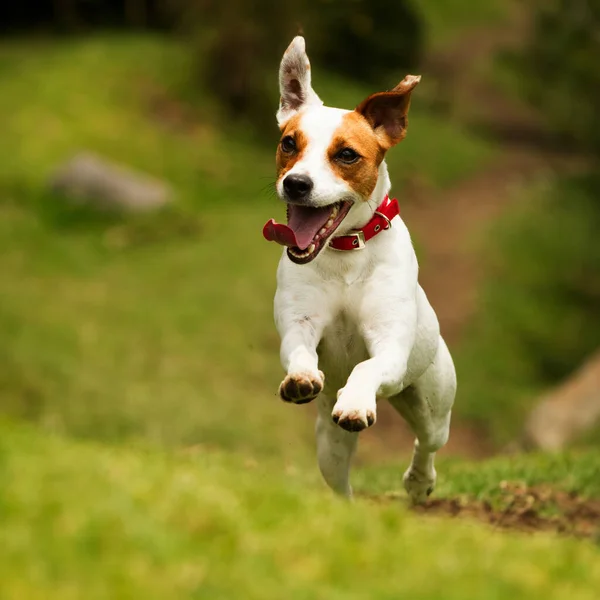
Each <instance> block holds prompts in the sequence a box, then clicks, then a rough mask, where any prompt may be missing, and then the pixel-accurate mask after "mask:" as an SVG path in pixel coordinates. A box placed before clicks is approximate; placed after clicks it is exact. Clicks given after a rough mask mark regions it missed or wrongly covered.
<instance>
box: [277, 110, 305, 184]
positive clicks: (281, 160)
mask: <svg viewBox="0 0 600 600" xmlns="http://www.w3.org/2000/svg"><path fill="white" fill-rule="evenodd" d="M300 117H301V115H299V114H298V115H294V116H293V117H292V118H291V119H289V120H287V121H286V122H285V123H284V124H283V125H282V126H281V139H283V138H284V137H287V136H290V137H292V138H294V141H295V142H296V150H295V151H294V152H284V151H283V150H282V149H281V144H279V145H278V146H277V156H276V163H277V180H278V181H279V180H280V179H281V178H282V177H283V176H284V175H285V174H286V173H287V172H288V171H289V170H290V169H291V168H292V167H293V166H294V165H295V164H296V163H297V162H298V161H299V160H300V159H301V158H302V154H303V152H304V150H305V149H306V146H307V145H308V140H307V139H306V136H305V135H304V133H302V130H301V129H300Z"/></svg>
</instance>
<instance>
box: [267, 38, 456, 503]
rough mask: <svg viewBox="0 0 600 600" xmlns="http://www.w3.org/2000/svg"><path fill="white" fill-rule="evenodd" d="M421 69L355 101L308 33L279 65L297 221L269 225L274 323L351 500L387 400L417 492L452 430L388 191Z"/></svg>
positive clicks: (418, 495) (425, 490) (441, 361)
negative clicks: (343, 104)
mask: <svg viewBox="0 0 600 600" xmlns="http://www.w3.org/2000/svg"><path fill="white" fill-rule="evenodd" d="M419 81H420V76H413V75H408V76H406V77H405V78H404V79H403V80H402V81H401V82H400V83H399V84H398V85H397V86H396V87H395V88H393V89H392V90H391V91H385V92H379V93H375V94H372V95H371V96H369V97H368V98H366V99H365V100H364V101H363V102H361V103H360V104H359V105H358V106H357V108H356V109H355V110H353V111H348V110H342V109H339V108H331V107H327V106H324V105H323V102H322V101H321V100H320V99H319V97H318V96H317V94H316V93H315V91H314V90H313V88H312V86H311V71H310V62H309V60H308V56H307V54H306V50H305V40H304V38H303V37H301V36H298V37H295V38H294V40H293V41H292V43H291V44H290V46H289V47H288V49H287V50H286V51H285V54H284V55H283V58H282V61H281V65H280V70H279V85H280V93H281V99H280V105H279V110H278V112H277V122H278V125H279V128H280V130H281V141H280V142H279V145H278V148H277V180H276V189H277V194H278V196H279V197H280V198H281V199H282V200H283V201H285V202H286V204H287V217H288V224H287V225H283V224H278V223H276V222H275V221H274V220H272V219H271V220H270V221H269V222H268V223H267V224H266V225H265V227H264V230H263V234H264V236H265V238H266V239H267V240H269V241H275V242H278V243H279V244H281V245H283V246H285V249H284V251H283V256H282V257H281V260H280V262H279V266H278V270H277V291H276V294H275V302H274V308H275V324H276V327H277V330H278V333H279V335H280V337H281V362H282V365H283V368H284V370H285V371H286V373H287V375H286V377H285V379H284V380H283V381H282V383H281V385H280V387H279V395H280V397H281V398H282V399H283V400H284V401H286V402H290V403H294V404H303V403H306V402H310V401H312V400H316V402H317V407H318V411H317V412H318V416H317V423H316V440H317V459H318V464H319V468H320V471H321V473H322V475H323V478H324V479H325V481H326V483H327V484H328V485H329V487H331V488H332V489H333V490H334V491H335V492H337V493H339V494H341V495H344V496H347V497H351V496H352V488H351V485H350V481H349V476H350V463H351V459H352V456H353V454H354V451H355V448H356V444H357V439H358V433H359V432H360V431H362V430H363V429H366V428H367V427H371V426H372V425H373V424H374V423H375V421H376V418H377V401H378V400H382V399H387V400H388V401H389V402H390V403H391V404H392V406H393V407H394V408H395V409H396V410H397V411H398V412H399V413H400V414H401V415H402V416H403V417H404V419H405V420H406V421H407V422H408V424H409V425H410V427H411V429H412V431H413V432H414V434H415V436H416V440H415V445H414V451H413V456H412V461H411V464H410V466H409V467H408V469H407V471H406V472H405V474H404V487H405V489H406V491H407V493H408V496H409V498H410V499H411V500H412V501H413V502H414V503H420V502H423V501H424V500H425V499H426V498H427V496H428V495H429V494H431V492H432V491H433V489H434V486H435V482H436V471H435V468H434V456H435V453H436V451H437V450H439V449H440V448H441V447H442V446H444V444H445V443H446V441H447V440H448V436H449V431H450V415H451V409H452V405H453V403H454V397H455V394H456V372H455V369H454V364H453V361H452V358H451V355H450V352H449V351H448V348H447V346H446V344H445V342H444V340H443V339H442V337H441V335H440V328H439V324H438V319H437V316H436V314H435V312H434V311H433V309H432V307H431V305H430V304H429V301H428V300H427V297H426V296H425V293H424V292H423V290H422V288H421V287H420V285H419V283H418V281H417V276H418V265H417V258H416V255H415V251H414V249H413V245H412V242H411V238H410V235H409V232H408V230H407V228H406V226H405V225H404V223H403V221H402V220H401V219H400V217H399V215H398V203H397V201H396V200H390V198H389V195H388V193H389V190H390V179H389V176H388V170H387V166H386V163H385V160H384V158H385V154H386V152H387V151H388V150H389V149H390V148H391V147H392V146H395V145H396V144H398V143H399V142H400V141H401V140H402V139H403V138H404V137H405V135H406V130H407V125H408V120H407V115H408V109H409V105H410V97H411V93H412V91H413V89H414V88H415V86H416V85H417V84H418V83H419Z"/></svg>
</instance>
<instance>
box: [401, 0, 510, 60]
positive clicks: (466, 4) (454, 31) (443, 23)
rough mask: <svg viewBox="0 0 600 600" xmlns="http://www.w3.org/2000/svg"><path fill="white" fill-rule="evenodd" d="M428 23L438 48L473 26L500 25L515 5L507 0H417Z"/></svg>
mask: <svg viewBox="0 0 600 600" xmlns="http://www.w3.org/2000/svg"><path fill="white" fill-rule="evenodd" d="M413 4H414V5H415V9H416V10H417V12H418V14H419V15H420V16H421V19H422V20H423V22H424V23H425V27H426V31H427V39H428V41H429V43H430V44H432V45H433V47H434V48H437V49H439V48H441V47H443V46H444V45H446V44H448V43H452V42H456V41H457V40H459V39H460V36H461V35H462V34H463V33H464V32H465V31H468V30H469V29H473V28H476V27H496V26H498V25H499V24H501V23H502V22H503V21H504V20H505V19H506V17H507V14H508V11H509V10H510V7H511V4H514V2H510V1H507V0H489V1H488V2H477V3H473V2H470V1H469V0H428V1H427V2H420V1H419V0H413Z"/></svg>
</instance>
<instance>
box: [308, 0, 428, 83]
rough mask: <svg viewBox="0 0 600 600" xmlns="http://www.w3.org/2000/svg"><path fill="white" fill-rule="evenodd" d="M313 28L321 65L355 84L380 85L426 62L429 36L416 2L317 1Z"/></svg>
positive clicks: (312, 13)
mask: <svg viewBox="0 0 600 600" xmlns="http://www.w3.org/2000/svg"><path fill="white" fill-rule="evenodd" d="M308 23H309V25H310V29H311V35H312V34H313V33H314V36H315V40H314V43H315V52H314V55H315V57H316V58H317V60H318V61H319V62H322V63H323V64H326V65H327V67H328V68H329V69H330V70H332V71H337V72H338V73H341V74H343V75H346V76H348V77H351V78H353V79H360V80H362V81H366V82H369V83H379V84H381V81H383V80H385V78H386V76H387V75H389V74H390V73H391V72H393V73H396V72H397V71H408V70H411V69H413V68H415V67H416V66H417V65H418V64H419V62H420V60H421V55H422V50H423V43H424V31H423V25H422V22H421V20H420V18H419V14H418V13H417V11H416V10H415V8H414V4H413V3H412V2H405V1H398V0H397V1H396V2H393V3H392V2H389V0H346V1H344V2H340V1H339V0H316V2H314V3H312V10H311V13H310V15H309V21H308ZM311 45H312V40H311Z"/></svg>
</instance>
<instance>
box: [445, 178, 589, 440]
mask: <svg viewBox="0 0 600 600" xmlns="http://www.w3.org/2000/svg"><path fill="white" fill-rule="evenodd" d="M598 189H600V180H599V178H598V176H597V175H595V174H589V175H580V176H576V177H575V176H574V177H569V178H564V179H559V180H556V179H545V180H541V181H540V182H538V183H537V185H535V186H533V187H530V188H529V189H528V190H527V191H526V192H525V193H524V194H523V195H522V198H521V199H520V201H519V203H518V204H519V205H520V207H521V208H519V209H518V210H515V211H512V212H511V213H509V214H507V215H506V216H505V217H504V218H503V219H501V220H500V221H499V222H497V223H495V224H493V226H492V229H491V231H489V232H488V234H487V237H488V238H489V239H490V240H493V241H492V242H489V243H488V244H487V253H488V259H487V261H488V268H487V272H488V274H489V275H488V277H487V280H486V282H485V283H484V285H483V289H482V291H481V294H480V307H479V311H478V312H479V314H478V316H477V317H476V319H475V320H474V323H473V324H472V331H473V335H470V336H467V337H466V342H465V343H464V345H463V347H462V348H461V349H460V351H459V352H457V353H456V359H457V370H458V373H459V380H460V381H461V382H462V385H461V396H460V408H459V410H460V411H461V415H462V416H467V417H469V418H472V419H474V420H476V421H478V422H480V423H481V424H482V426H485V427H486V428H487V429H488V431H490V432H491V434H492V435H494V436H495V437H496V439H497V440H498V441H499V442H501V443H506V442H507V441H509V440H513V439H515V438H517V437H518V436H519V435H520V433H521V427H522V424H523V418H524V417H525V415H527V414H528V411H529V410H531V408H532V407H533V405H534V403H535V401H536V400H537V399H538V398H539V396H540V394H542V393H543V392H544V391H545V390H546V389H547V388H548V387H550V386H552V385H556V384H558V383H559V382H561V381H563V380H564V379H565V378H567V377H568V376H569V375H570V374H571V373H572V372H574V371H575V370H576V369H577V368H578V367H579V366H580V365H581V364H582V363H583V362H584V361H585V359H586V357H587V356H589V355H591V354H592V352H594V351H595V349H596V348H597V345H598V339H600V320H599V319H598V311H597V306H598V302H599V301H600V292H599V288H598V266H599V265H600V253H599V252H598V244H597V236H596V231H597V228H598V225H599V212H598V209H597V206H596V198H597V195H598ZM474 364H477V365H479V366H478V368H476V369H474V368H473V365H474ZM492 381H493V382H495V383H494V385H491V384H490V382H492ZM484 400H485V401H484Z"/></svg>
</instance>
